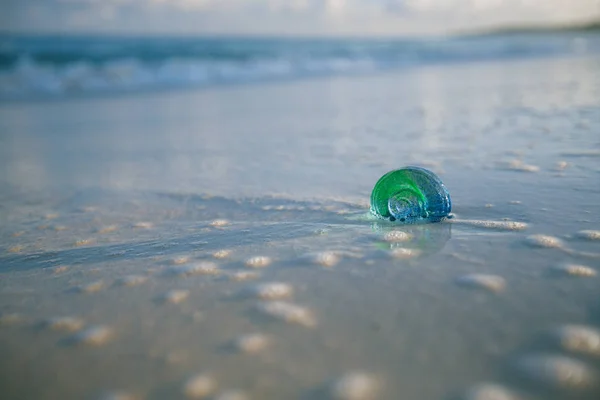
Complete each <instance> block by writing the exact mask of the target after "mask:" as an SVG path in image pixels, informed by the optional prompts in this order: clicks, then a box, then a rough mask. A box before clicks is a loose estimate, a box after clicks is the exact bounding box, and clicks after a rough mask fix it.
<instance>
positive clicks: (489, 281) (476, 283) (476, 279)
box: [456, 274, 506, 293]
mask: <svg viewBox="0 0 600 400" xmlns="http://www.w3.org/2000/svg"><path fill="white" fill-rule="evenodd" d="M456 283H457V284H458V285H459V286H463V287H467V288H471V289H485V290H488V291H490V292H494V293H500V292H502V291H504V289H505V288H506V280H505V279H504V278H502V277H501V276H498V275H490V274H467V275H463V276H460V277H458V278H456Z"/></svg>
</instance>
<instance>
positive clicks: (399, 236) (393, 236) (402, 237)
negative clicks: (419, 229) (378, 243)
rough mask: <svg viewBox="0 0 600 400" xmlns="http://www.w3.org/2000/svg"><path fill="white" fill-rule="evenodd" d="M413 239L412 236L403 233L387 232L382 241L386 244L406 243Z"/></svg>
mask: <svg viewBox="0 0 600 400" xmlns="http://www.w3.org/2000/svg"><path fill="white" fill-rule="evenodd" d="M412 238H413V235H411V234H410V233H406V232H403V231H389V232H385V233H384V234H383V236H382V239H383V240H385V241H386V242H408V241H409V240H411V239H412Z"/></svg>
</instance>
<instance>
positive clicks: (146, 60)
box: [0, 33, 600, 100]
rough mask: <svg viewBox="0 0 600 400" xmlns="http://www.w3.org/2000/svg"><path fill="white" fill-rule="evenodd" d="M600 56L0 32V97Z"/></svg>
mask: <svg viewBox="0 0 600 400" xmlns="http://www.w3.org/2000/svg"><path fill="white" fill-rule="evenodd" d="M598 53H600V40H599V39H598V35H596V34H593V33H577V34H576V33H572V34H565V33H563V34H547V33H546V34H527V35H516V34H504V35H483V36H470V37H449V38H430V39H362V40H360V39H293V38H289V39H286V38H283V39H280V38H235V37H232V38H177V37H173V38H160V37H157V38H152V37H143V38H133V37H101V36H90V37H86V36H16V35H8V34H3V35H1V36H0V100H10V99H31V98H40V97H65V96H72V95H88V94H89V95H93V94H118V93H131V92H137V91H147V90H165V89H178V88H179V89H182V88H198V87H210V86H215V85H232V84H240V83H252V82H265V81H285V80H293V79H302V78H310V77H316V76H331V75H342V74H343V75H347V74H368V73H377V72H379V71H386V70H397V69H403V68H415V67H422V66H428V65H439V64H450V63H466V62H481V61H502V60H511V59H522V58H540V57H568V56H574V55H592V54H598Z"/></svg>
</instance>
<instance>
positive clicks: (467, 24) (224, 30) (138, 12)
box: [0, 0, 600, 36]
mask: <svg viewBox="0 0 600 400" xmlns="http://www.w3.org/2000/svg"><path fill="white" fill-rule="evenodd" d="M591 19H600V0H0V29H1V30H3V31H7V30H8V31H13V32H27V33H36V32H55V33H77V32H99V33H111V34H136V35H137V34H151V35H156V34H178V35H179V34H183V35H196V34H233V35H240V34H242V35H243V34H252V35H292V36H304V35H311V36H312V35H316V36H330V35H352V36H372V35H384V36H388V35H423V34H443V33H446V32H452V31H456V30H464V29H479V28H486V27H496V26H502V25H507V24H508V25H516V24H519V25H520V24H557V23H558V24H561V23H570V22H574V21H585V20H591Z"/></svg>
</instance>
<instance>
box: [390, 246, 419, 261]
mask: <svg viewBox="0 0 600 400" xmlns="http://www.w3.org/2000/svg"><path fill="white" fill-rule="evenodd" d="M421 254H422V252H421V250H419V249H410V248H407V247H396V248H393V249H392V250H390V255H391V256H392V257H393V258H397V259H399V260H408V259H410V258H416V257H419V256H420V255H421Z"/></svg>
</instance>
